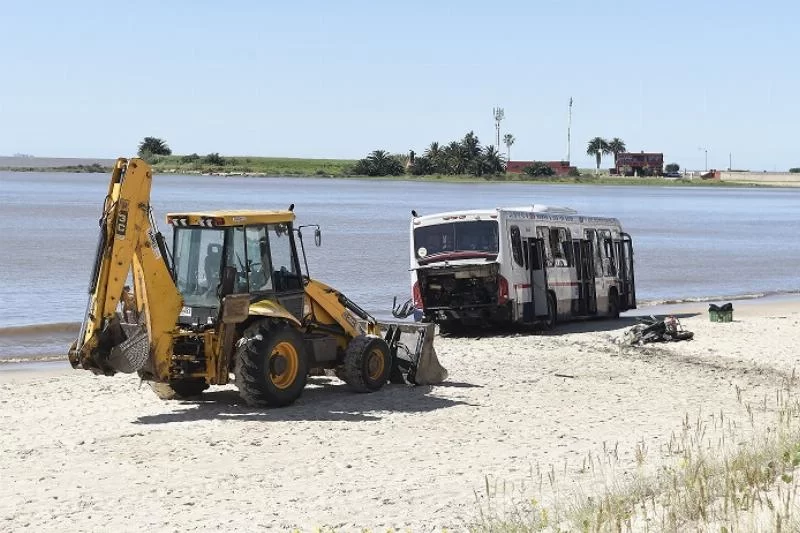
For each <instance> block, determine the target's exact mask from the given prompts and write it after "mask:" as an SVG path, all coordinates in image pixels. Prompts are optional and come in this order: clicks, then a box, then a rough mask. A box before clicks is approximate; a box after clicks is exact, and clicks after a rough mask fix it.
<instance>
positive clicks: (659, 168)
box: [614, 152, 664, 176]
mask: <svg viewBox="0 0 800 533" xmlns="http://www.w3.org/2000/svg"><path fill="white" fill-rule="evenodd" d="M614 170H615V171H616V173H617V174H621V175H623V176H634V175H636V176H660V175H662V174H663V173H664V154H661V153H655V152H649V153H648V152H639V153H632V152H622V153H621V154H617V157H616V159H615V162H614Z"/></svg>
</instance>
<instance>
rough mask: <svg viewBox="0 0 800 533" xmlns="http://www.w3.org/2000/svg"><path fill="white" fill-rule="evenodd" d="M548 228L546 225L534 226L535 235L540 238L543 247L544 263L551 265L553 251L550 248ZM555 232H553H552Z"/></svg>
mask: <svg viewBox="0 0 800 533" xmlns="http://www.w3.org/2000/svg"><path fill="white" fill-rule="evenodd" d="M550 233H551V232H550V228H548V227H547V226H539V227H538V228H536V236H537V237H538V238H540V239H541V240H542V247H543V249H544V257H545V263H547V266H549V267H551V266H553V265H554V264H555V263H553V252H552V250H550ZM553 233H555V232H553Z"/></svg>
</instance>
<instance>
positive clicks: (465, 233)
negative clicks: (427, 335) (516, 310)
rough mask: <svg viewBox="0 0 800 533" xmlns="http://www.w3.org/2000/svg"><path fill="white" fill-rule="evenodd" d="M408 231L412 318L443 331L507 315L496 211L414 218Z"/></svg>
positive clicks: (503, 318) (491, 321)
mask: <svg viewBox="0 0 800 533" xmlns="http://www.w3.org/2000/svg"><path fill="white" fill-rule="evenodd" d="M411 233H412V235H411V237H412V238H411V278H412V279H411V281H412V287H413V289H412V291H413V303H414V308H415V309H416V311H415V318H417V319H418V320H424V321H426V322H436V323H438V324H439V325H440V328H442V329H443V330H453V329H456V328H457V327H459V326H482V325H491V324H496V323H502V322H506V321H508V320H509V318H510V305H509V292H508V281H507V280H506V279H505V278H504V277H503V276H502V275H501V274H500V264H499V262H498V261H499V258H498V256H499V255H500V254H501V249H500V239H499V226H498V221H497V214H496V212H489V211H471V212H464V211H462V212H459V213H457V214H448V213H441V214H437V215H430V216H427V217H414V219H413V221H412V227H411Z"/></svg>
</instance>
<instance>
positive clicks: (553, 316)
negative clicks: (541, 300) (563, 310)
mask: <svg viewBox="0 0 800 533" xmlns="http://www.w3.org/2000/svg"><path fill="white" fill-rule="evenodd" d="M557 319H558V308H557V307H556V297H555V296H554V295H553V293H552V292H548V293H547V318H546V319H545V321H544V329H548V330H550V329H553V328H554V327H555V325H556V320H557Z"/></svg>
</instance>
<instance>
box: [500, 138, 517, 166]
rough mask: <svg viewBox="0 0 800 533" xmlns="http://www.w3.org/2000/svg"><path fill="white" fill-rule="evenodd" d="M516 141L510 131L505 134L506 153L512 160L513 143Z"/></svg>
mask: <svg viewBox="0 0 800 533" xmlns="http://www.w3.org/2000/svg"><path fill="white" fill-rule="evenodd" d="M514 141H516V139H515V138H514V136H513V135H511V134H510V133H506V134H505V135H503V143H504V144H505V145H506V155H507V156H508V160H509V161H511V145H512V144H514Z"/></svg>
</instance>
